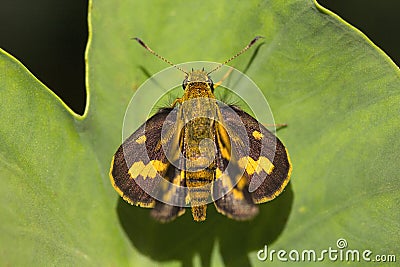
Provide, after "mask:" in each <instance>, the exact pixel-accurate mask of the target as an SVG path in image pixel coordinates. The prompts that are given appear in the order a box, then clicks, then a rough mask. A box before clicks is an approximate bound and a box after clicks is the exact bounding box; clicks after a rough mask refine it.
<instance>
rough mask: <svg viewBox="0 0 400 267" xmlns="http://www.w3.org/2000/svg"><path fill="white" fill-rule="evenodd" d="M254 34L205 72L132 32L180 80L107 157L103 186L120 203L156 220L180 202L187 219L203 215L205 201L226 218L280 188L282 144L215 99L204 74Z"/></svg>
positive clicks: (171, 214) (167, 217)
mask: <svg viewBox="0 0 400 267" xmlns="http://www.w3.org/2000/svg"><path fill="white" fill-rule="evenodd" d="M260 38H261V37H259V36H257V37H256V38H254V39H253V40H252V41H251V42H250V43H249V44H248V45H247V46H246V47H245V48H243V49H242V50H241V51H240V52H239V53H237V54H236V55H234V56H233V57H231V58H230V59H228V60H227V61H225V62H224V63H222V64H221V65H219V66H218V67H217V68H215V69H213V70H212V71H210V72H207V71H205V70H204V69H201V70H192V71H190V72H186V71H184V70H183V69H181V68H179V67H178V66H176V65H174V64H172V63H171V62H170V61H168V60H167V59H165V58H164V57H162V56H160V55H158V54H157V53H156V52H154V51H153V50H152V49H150V48H149V47H148V46H147V45H146V44H145V43H144V42H143V41H142V40H141V39H139V38H135V40H136V41H138V42H139V44H140V45H142V46H143V47H144V48H145V49H146V50H148V51H149V52H150V53H152V54H154V55H155V56H157V57H158V58H160V59H162V60H163V61H165V62H167V63H168V64H170V65H172V66H174V67H175V68H177V69H179V70H181V71H182V72H184V73H185V78H184V80H183V83H182V88H183V90H184V91H183V95H182V97H181V98H177V99H176V100H175V101H174V103H173V105H172V106H171V107H168V108H162V109H160V110H159V111H158V112H157V113H156V114H154V115H153V116H152V117H150V118H149V119H148V120H147V121H146V122H145V123H143V124H142V125H141V126H140V127H139V128H138V129H137V130H136V131H135V132H134V133H133V134H132V135H130V136H129V137H128V138H127V139H126V140H125V141H124V142H123V143H122V145H121V146H120V147H119V148H118V150H117V151H116V153H115V155H114V157H113V159H112V162H111V169H110V180H111V184H112V186H113V187H114V189H115V190H116V191H117V192H118V193H119V195H120V196H122V197H123V199H124V200H125V201H127V202H128V203H130V204H132V205H136V206H140V207H146V208H153V209H152V211H151V216H152V217H154V218H155V219H156V220H158V221H160V222H169V221H171V220H173V219H175V218H176V217H178V216H180V215H182V214H183V213H184V212H185V210H186V208H185V207H187V206H189V207H191V211H192V216H193V219H194V220H195V221H204V220H205V219H206V210H207V204H208V203H210V202H213V203H214V205H215V207H216V209H217V211H218V212H219V213H221V214H224V215H226V216H227V217H229V218H232V219H235V220H249V219H252V218H253V217H254V216H256V215H257V213H258V207H257V205H256V204H260V203H264V202H267V201H269V200H272V199H274V198H275V197H276V196H277V195H279V194H280V193H281V192H282V191H283V189H284V188H285V186H286V185H287V183H288V182H289V179H290V175H291V171H292V165H291V162H290V158H289V154H288V151H287V149H286V147H285V146H284V145H283V144H282V142H281V141H280V140H279V139H278V138H277V137H276V136H275V135H274V134H273V133H272V132H270V131H269V130H268V129H267V128H266V127H264V126H263V125H262V124H261V123H259V122H258V121H257V120H256V119H255V118H253V117H252V116H251V115H249V114H248V113H246V112H244V111H243V110H242V109H240V108H239V107H237V106H234V105H226V104H224V103H222V102H220V101H219V100H217V99H216V98H215V95H214V89H215V88H216V87H218V85H219V84H218V83H217V84H214V82H213V81H212V79H211V76H210V73H212V72H214V71H215V70H217V69H219V68H220V67H221V66H222V65H225V64H226V63H227V62H229V61H231V60H233V59H234V58H236V57H237V56H239V55H240V54H242V53H243V52H245V51H246V50H247V49H249V48H250V47H251V46H252V45H253V44H254V43H255V42H256V41H257V40H258V39H260ZM250 189H251V190H250Z"/></svg>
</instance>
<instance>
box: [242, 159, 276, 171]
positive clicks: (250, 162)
mask: <svg viewBox="0 0 400 267" xmlns="http://www.w3.org/2000/svg"><path fill="white" fill-rule="evenodd" d="M238 164H239V167H240V168H245V169H246V172H247V173H248V174H249V175H252V174H253V173H254V172H256V173H257V174H259V173H260V172H261V171H263V170H264V171H265V172H266V173H267V174H271V173H272V171H273V169H274V165H273V164H272V162H271V161H270V160H269V159H267V158H266V157H259V159H258V160H257V161H255V160H254V159H252V158H251V157H243V158H241V159H240V160H239V162H238Z"/></svg>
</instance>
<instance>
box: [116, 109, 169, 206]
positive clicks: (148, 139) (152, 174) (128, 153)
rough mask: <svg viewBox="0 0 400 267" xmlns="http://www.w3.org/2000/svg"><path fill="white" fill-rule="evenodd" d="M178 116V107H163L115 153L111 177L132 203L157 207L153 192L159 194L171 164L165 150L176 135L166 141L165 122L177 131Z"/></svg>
mask: <svg viewBox="0 0 400 267" xmlns="http://www.w3.org/2000/svg"><path fill="white" fill-rule="evenodd" d="M175 119H176V110H174V109H161V110H160V111H159V112H158V113H156V114H155V115H154V116H152V117H151V118H150V119H148V120H147V121H146V122H145V123H144V124H143V125H142V126H140V127H139V129H138V130H136V131H135V132H134V133H133V134H132V135H131V136H129V137H128V138H127V139H126V140H125V141H124V142H123V144H122V145H121V146H120V147H119V148H118V150H117V152H116V153H115V155H114V157H113V160H112V163H111V169H110V180H111V183H112V185H113V187H114V188H115V190H116V191H117V192H118V193H119V194H120V195H121V196H122V197H123V198H124V200H126V201H127V202H129V203H130V204H132V205H137V206H141V207H154V205H155V203H156V201H155V199H154V198H153V197H152V195H154V194H157V193H158V191H159V186H158V184H159V183H160V182H161V181H162V177H164V176H165V174H166V173H167V171H168V168H169V167H170V163H169V161H168V159H167V157H166V155H165V153H164V149H165V148H166V147H167V148H168V147H169V146H173V144H172V143H173V137H172V135H170V136H166V137H164V138H165V139H164V140H162V136H161V133H162V128H163V125H164V127H170V128H171V129H172V130H171V131H173V125H174V124H175ZM162 142H163V143H164V147H163V145H162ZM163 148H164V149H163ZM157 173H158V174H159V175H157Z"/></svg>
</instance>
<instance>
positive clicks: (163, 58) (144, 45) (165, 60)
mask: <svg viewBox="0 0 400 267" xmlns="http://www.w3.org/2000/svg"><path fill="white" fill-rule="evenodd" d="M132 39H134V40H136V41H137V42H138V43H139V44H140V45H141V46H143V47H144V48H146V50H147V51H149V52H150V53H152V54H153V55H155V56H156V57H158V58H159V59H161V60H162V61H164V62H166V63H168V64H169V65H171V66H172V67H174V68H176V69H178V70H180V71H182V72H183V73H185V74H186V75H188V73H187V72H186V71H184V70H183V69H182V68H180V67H178V66H176V65H175V64H174V63H172V62H171V61H169V60H168V59H166V58H165V57H163V56H160V55H159V54H157V53H156V52H154V51H153V50H152V49H151V48H150V47H148V46H147V45H146V44H145V43H144V42H143V41H142V40H141V39H140V38H137V37H134V38H132Z"/></svg>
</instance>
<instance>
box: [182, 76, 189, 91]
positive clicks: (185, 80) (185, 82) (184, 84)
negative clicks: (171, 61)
mask: <svg viewBox="0 0 400 267" xmlns="http://www.w3.org/2000/svg"><path fill="white" fill-rule="evenodd" d="M187 83H188V79H187V78H185V79H184V80H183V82H182V88H183V90H185V89H186V86H187Z"/></svg>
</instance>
